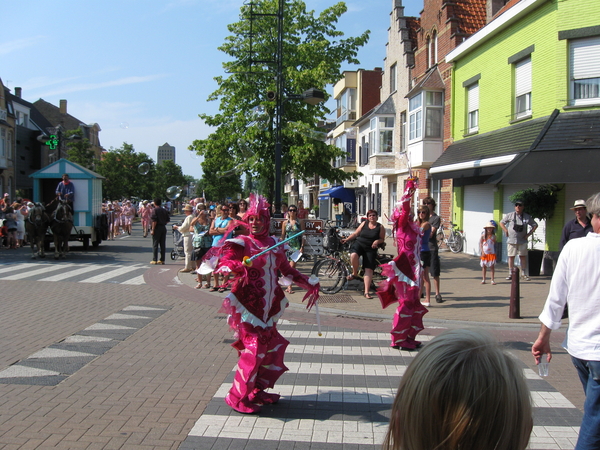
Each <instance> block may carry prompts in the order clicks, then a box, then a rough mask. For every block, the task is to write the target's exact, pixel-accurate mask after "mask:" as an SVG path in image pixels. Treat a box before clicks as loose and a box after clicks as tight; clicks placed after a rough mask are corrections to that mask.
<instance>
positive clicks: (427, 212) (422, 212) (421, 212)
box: [419, 211, 429, 214]
mask: <svg viewBox="0 0 600 450" xmlns="http://www.w3.org/2000/svg"><path fill="white" fill-rule="evenodd" d="M419 214H429V211H419Z"/></svg>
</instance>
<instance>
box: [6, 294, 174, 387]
mask: <svg viewBox="0 0 600 450" xmlns="http://www.w3.org/2000/svg"><path fill="white" fill-rule="evenodd" d="M168 310H169V308H159V307H155V306H140V305H131V306H128V307H127V308H125V309H122V310H121V311H118V312H116V313H114V314H111V315H110V316H108V317H106V318H105V319H104V320H130V321H132V320H133V321H134V322H133V323H136V326H134V327H126V326H122V325H112V324H107V323H103V322H99V323H96V324H94V325H91V326H89V327H87V328H85V329H84V330H81V331H80V332H79V333H89V332H92V333H93V334H96V335H94V336H88V335H85V334H74V335H72V336H69V337H67V338H65V339H64V340H62V341H60V342H56V343H54V344H52V345H51V346H48V347H46V348H43V349H42V350H39V351H37V352H35V353H33V354H32V355H30V356H28V357H27V358H24V359H22V360H20V361H19V362H17V363H15V364H13V365H12V366H10V367H8V368H6V369H4V370H0V383H1V384H27V385H46V386H56V385H57V384H58V383H60V382H61V381H62V380H64V379H66V378H67V377H69V376H71V375H72V374H74V373H75V372H76V371H77V370H79V369H80V368H81V367H83V366H85V365H86V364H88V363H90V362H91V361H93V360H94V359H96V358H98V357H99V356H101V355H103V354H104V353H105V352H106V351H107V350H108V349H110V348H113V347H114V346H115V345H117V344H118V343H119V342H120V341H122V340H124V339H126V338H127V337H128V336H130V335H132V334H133V333H134V332H136V331H138V330H139V329H141V328H143V327H145V326H146V325H148V324H149V323H151V322H152V321H153V320H155V319H156V318H157V317H159V316H160V315H162V314H164V313H165V312H167V311H168ZM126 311H129V312H130V313H129V314H127V313H126ZM133 311H145V312H146V314H148V316H144V315H142V314H135V313H133ZM129 323H131V322H129ZM98 334H100V335H102V334H104V336H97V335H98ZM78 350H80V351H78ZM89 352H91V353H89ZM44 367H45V368H44ZM50 369H55V370H50Z"/></svg>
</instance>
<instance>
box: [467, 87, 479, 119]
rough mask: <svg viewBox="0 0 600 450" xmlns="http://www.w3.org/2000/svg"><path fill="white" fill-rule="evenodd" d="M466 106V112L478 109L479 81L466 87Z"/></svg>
mask: <svg viewBox="0 0 600 450" xmlns="http://www.w3.org/2000/svg"><path fill="white" fill-rule="evenodd" d="M467 99H468V100H467V102H468V105H467V108H468V109H469V111H468V112H472V111H476V110H478V109H479V83H475V84H472V85H471V86H469V87H468V89H467Z"/></svg>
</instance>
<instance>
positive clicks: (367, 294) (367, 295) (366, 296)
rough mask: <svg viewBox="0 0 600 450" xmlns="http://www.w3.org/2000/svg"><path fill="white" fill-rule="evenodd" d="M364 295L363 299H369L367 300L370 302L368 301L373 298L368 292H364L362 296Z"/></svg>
mask: <svg viewBox="0 0 600 450" xmlns="http://www.w3.org/2000/svg"><path fill="white" fill-rule="evenodd" d="M364 295H365V298H366V299H369V300H370V299H372V298H373V296H372V295H371V294H370V293H368V292H365V294H364Z"/></svg>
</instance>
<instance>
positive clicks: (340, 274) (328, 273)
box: [312, 258, 347, 294]
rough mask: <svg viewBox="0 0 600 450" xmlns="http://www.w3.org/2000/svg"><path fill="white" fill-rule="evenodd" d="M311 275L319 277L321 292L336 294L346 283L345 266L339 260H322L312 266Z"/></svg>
mask: <svg viewBox="0 0 600 450" xmlns="http://www.w3.org/2000/svg"><path fill="white" fill-rule="evenodd" d="M312 273H313V274H315V275H316V276H317V277H319V283H320V285H321V292H323V293H324V294H337V293H338V292H340V291H341V290H342V288H343V287H344V284H345V283H346V276H347V271H346V266H345V265H344V263H343V262H342V261H340V260H336V259H329V258H327V259H322V260H320V261H317V263H316V264H315V265H314V267H313V270H312Z"/></svg>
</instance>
